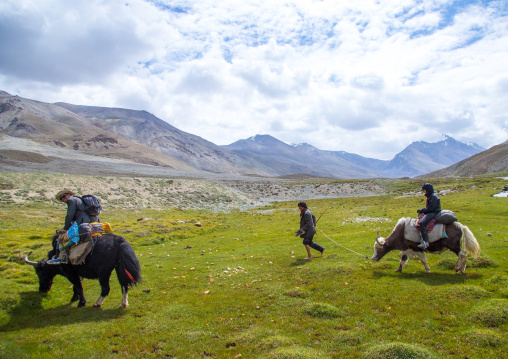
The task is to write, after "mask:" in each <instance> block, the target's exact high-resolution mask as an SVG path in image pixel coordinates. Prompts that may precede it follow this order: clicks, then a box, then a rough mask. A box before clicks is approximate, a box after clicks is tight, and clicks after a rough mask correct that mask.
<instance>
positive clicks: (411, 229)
mask: <svg viewBox="0 0 508 359" xmlns="http://www.w3.org/2000/svg"><path fill="white" fill-rule="evenodd" d="M415 225H416V218H410V217H408V218H406V222H405V223H404V238H406V239H407V240H408V241H411V242H417V243H420V242H421V240H420V231H419V230H418V229H416V227H415ZM443 230H444V225H443V224H440V223H438V224H436V225H435V226H434V228H433V229H432V230H431V231H430V232H428V237H429V243H432V242H435V241H438V240H440V239H441V237H442V234H443Z"/></svg>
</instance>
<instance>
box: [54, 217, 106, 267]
mask: <svg viewBox="0 0 508 359" xmlns="http://www.w3.org/2000/svg"><path fill="white" fill-rule="evenodd" d="M111 232H112V230H111V226H110V225H109V223H81V224H80V225H78V224H77V223H76V222H74V223H73V224H72V226H71V228H69V230H68V231H67V232H65V233H64V234H62V235H60V237H59V238H58V249H60V255H59V257H60V260H61V261H62V263H67V260H68V262H70V263H71V264H73V265H79V264H83V263H84V260H85V258H86V256H87V255H88V253H90V251H91V250H92V249H93V246H94V244H95V241H92V240H91V239H94V237H96V238H95V239H97V238H98V237H99V236H101V235H102V234H104V233H111Z"/></svg>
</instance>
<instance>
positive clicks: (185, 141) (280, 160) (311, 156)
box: [0, 91, 508, 179]
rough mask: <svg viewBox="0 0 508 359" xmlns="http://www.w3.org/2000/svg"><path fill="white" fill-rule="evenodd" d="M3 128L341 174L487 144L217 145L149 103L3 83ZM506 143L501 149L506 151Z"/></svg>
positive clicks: (473, 151)
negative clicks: (21, 93) (395, 148)
mask: <svg viewBox="0 0 508 359" xmlns="http://www.w3.org/2000/svg"><path fill="white" fill-rule="evenodd" d="M0 136H8V137H11V138H22V139H25V140H30V141H34V142H36V143H40V144H43V145H49V146H56V147H58V148H59V149H60V150H62V149H64V150H66V151H68V153H69V158H72V154H73V153H76V151H79V152H83V153H86V154H91V155H94V156H96V157H97V159H100V158H101V157H106V158H116V159H122V160H128V161H132V162H135V163H138V164H147V165H152V166H162V167H168V168H174V169H177V170H181V171H194V172H195V171H198V172H199V171H206V172H213V173H231V174H240V175H241V174H244V175H246V174H255V175H261V176H286V175H291V174H309V175H314V176H323V177H334V178H339V179H348V178H376V177H391V178H395V177H415V176H419V175H422V174H425V173H429V172H433V173H436V172H435V171H438V170H441V169H444V168H446V167H449V166H451V165H454V164H456V163H457V162H460V161H463V160H466V159H468V158H470V157H472V156H475V155H478V154H480V153H483V152H486V151H484V149H483V148H481V147H480V146H478V145H476V144H465V143H462V142H459V141H456V140H454V139H453V138H451V137H448V136H445V137H444V139H443V140H441V141H439V142H435V143H428V142H423V141H419V142H414V143H412V144H411V145H409V146H408V147H406V148H405V149H404V150H403V151H402V152H400V153H399V154H397V155H396V156H395V157H394V158H393V159H392V160H390V161H384V160H378V159H373V158H366V157H362V156H359V155H356V154H353V153H348V152H344V151H326V150H320V149H317V148H315V147H313V146H311V145H309V144H305V143H303V144H298V145H289V144H286V143H284V142H282V141H280V140H278V139H276V138H274V137H272V136H269V135H256V136H253V137H250V138H248V139H244V140H239V141H237V142H235V143H232V144H230V145H227V146H218V145H215V144H213V143H212V142H209V141H207V140H205V139H203V138H201V137H199V136H196V135H192V134H190V133H187V132H184V131H181V130H179V129H177V128H175V127H174V126H171V125H170V124H168V123H166V122H165V121H163V120H161V119H159V118H157V117H156V116H154V115H152V114H150V113H148V112H146V111H135V110H129V109H122V108H108V107H95V106H80V105H72V104H67V103H55V104H48V103H43V102H39V101H34V100H29V99H24V98H21V97H18V96H11V95H9V94H8V93H6V92H4V91H0ZM504 151H505V152H504V155H503V154H501V155H499V156H501V157H503V156H504V158H507V157H508V154H507V153H506V150H504ZM501 153H503V151H501ZM499 156H497V157H496V158H498V157H499ZM0 158H1V154H0ZM0 165H1V162H0ZM21 165H22V164H21ZM487 167H488V166H487ZM498 167H499V166H497V167H496V166H494V165H493V166H491V167H488V168H498ZM500 168H502V166H501V167H500ZM0 169H1V166H0Z"/></svg>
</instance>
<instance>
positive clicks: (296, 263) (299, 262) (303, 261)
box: [290, 257, 320, 267]
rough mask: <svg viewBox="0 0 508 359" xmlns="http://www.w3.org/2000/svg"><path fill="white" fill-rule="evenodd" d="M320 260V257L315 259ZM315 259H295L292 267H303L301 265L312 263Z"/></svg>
mask: <svg viewBox="0 0 508 359" xmlns="http://www.w3.org/2000/svg"><path fill="white" fill-rule="evenodd" d="M319 258H320V257H316V258H315V259H319ZM315 259H314V258H312V259H303V258H298V259H295V261H294V262H293V263H291V264H290V266H292V267H296V266H301V265H304V264H307V263H310V262H312V261H313V260H315Z"/></svg>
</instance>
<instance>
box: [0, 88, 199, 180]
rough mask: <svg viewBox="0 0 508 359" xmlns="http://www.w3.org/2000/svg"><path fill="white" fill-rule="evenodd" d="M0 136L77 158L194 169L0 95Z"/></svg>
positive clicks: (58, 111) (78, 120) (42, 106)
mask: <svg viewBox="0 0 508 359" xmlns="http://www.w3.org/2000/svg"><path fill="white" fill-rule="evenodd" d="M0 135H4V136H8V137H14V138H22V139H27V140H31V141H35V142H38V143H40V144H44V145H50V146H54V147H59V148H61V149H65V150H67V151H68V157H69V158H70V159H72V158H74V157H75V156H74V154H75V153H76V152H80V153H85V154H89V155H95V156H101V157H106V158H116V159H122V160H127V161H132V162H136V163H141V164H149V165H153V166H162V167H170V168H174V169H179V170H185V171H189V170H191V171H192V170H194V169H193V168H192V167H191V166H189V165H187V164H185V163H183V162H181V161H179V160H177V159H175V158H173V157H170V156H167V155H164V154H162V153H160V152H158V151H155V150H153V149H151V148H148V147H146V146H143V145H141V144H139V143H137V142H134V141H130V140H128V139H125V138H123V137H121V136H119V135H117V134H115V133H114V132H111V131H108V130H107V129H104V128H99V127H97V126H94V124H93V123H91V121H90V120H89V119H86V118H82V117H80V116H78V115H76V114H75V113H73V112H72V111H69V110H67V109H64V108H62V107H60V106H56V105H52V104H47V103H43V102H38V101H33V100H29V99H24V98H21V97H18V96H11V95H9V94H7V93H5V92H2V93H0Z"/></svg>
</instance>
